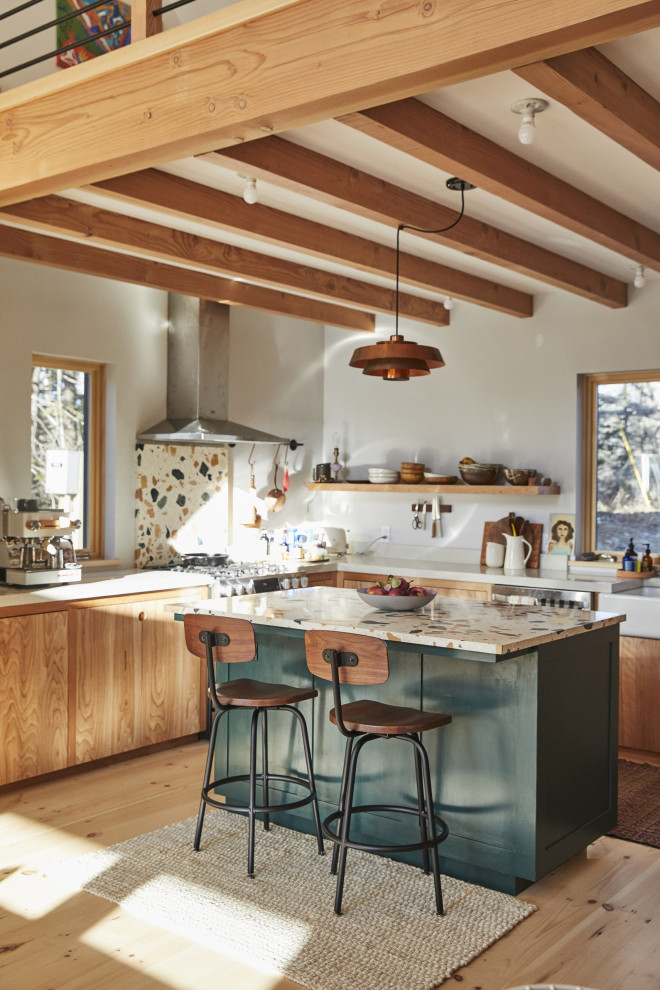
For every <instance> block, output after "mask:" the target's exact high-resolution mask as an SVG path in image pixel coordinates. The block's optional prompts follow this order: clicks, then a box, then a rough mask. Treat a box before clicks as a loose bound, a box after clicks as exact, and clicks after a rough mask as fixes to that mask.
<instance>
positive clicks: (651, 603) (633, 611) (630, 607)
mask: <svg viewBox="0 0 660 990" xmlns="http://www.w3.org/2000/svg"><path fill="white" fill-rule="evenodd" d="M652 580H653V579H652ZM598 611H599V612H617V613H618V614H619V615H625V616H626V621H625V622H622V623H621V627H620V629H621V635H622V636H639V637H640V638H641V639H660V586H654V585H650V584H646V585H643V586H642V587H641V588H631V589H630V591H620V592H618V593H617V594H614V595H603V594H601V595H599V596H598Z"/></svg>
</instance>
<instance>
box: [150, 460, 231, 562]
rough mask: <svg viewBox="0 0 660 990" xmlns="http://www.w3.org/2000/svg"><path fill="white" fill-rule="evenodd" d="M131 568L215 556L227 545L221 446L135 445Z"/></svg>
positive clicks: (226, 482)
mask: <svg viewBox="0 0 660 990" xmlns="http://www.w3.org/2000/svg"><path fill="white" fill-rule="evenodd" d="M135 454H136V486H135V534H136V544H135V565H136V567H147V566H149V565H154V564H156V565H163V564H167V563H168V562H169V561H171V560H172V559H173V558H175V557H177V556H178V555H179V554H182V553H201V552H204V553H218V552H219V550H222V548H224V547H225V546H226V544H227V542H228V530H229V488H230V486H229V479H228V470H229V458H228V454H227V449H226V447H202V446H199V447H197V446H194V447H189V446H180V447H176V446H172V445H171V444H137V445H136V451H135Z"/></svg>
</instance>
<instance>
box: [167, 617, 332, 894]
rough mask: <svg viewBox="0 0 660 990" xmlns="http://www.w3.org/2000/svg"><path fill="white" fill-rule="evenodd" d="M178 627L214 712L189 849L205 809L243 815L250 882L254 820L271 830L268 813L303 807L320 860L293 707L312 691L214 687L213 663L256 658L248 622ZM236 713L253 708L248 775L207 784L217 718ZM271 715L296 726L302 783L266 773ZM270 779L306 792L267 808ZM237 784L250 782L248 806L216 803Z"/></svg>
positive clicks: (201, 620) (310, 784)
mask: <svg viewBox="0 0 660 990" xmlns="http://www.w3.org/2000/svg"><path fill="white" fill-rule="evenodd" d="M183 625H184V629H185V635H186V646H187V648H188V650H189V651H190V652H191V653H193V654H194V655H195V656H197V657H201V658H203V659H205V660H206V675H207V684H208V694H209V698H210V699H211V703H212V705H213V709H214V712H215V714H214V716H213V723H212V726H211V738H210V740H209V749H208V756H207V758H206V769H205V771H204V782H203V785H202V797H201V802H200V806H199V815H198V817H197V829H196V831H195V841H194V848H195V849H199V843H200V839H201V835H202V826H203V825H204V812H205V810H206V805H207V804H208V805H212V806H213V807H214V808H222V809H224V810H225V811H233V812H236V813H238V814H244V815H247V816H248V820H249V837H248V868H247V873H248V876H249V877H253V876H254V837H255V821H256V816H257V815H263V822H264V829H265V830H266V831H268V830H269V828H270V817H269V816H270V814H271V813H273V812H276V811H291V810H293V809H294V808H302V807H303V805H306V804H311V805H312V811H313V814H314V827H315V831H316V838H317V841H318V850H319V855H321V856H322V855H323V853H324V849H323V835H322V832H321V819H320V815H319V803H318V798H317V796H316V783H315V780H314V771H313V767H312V755H311V751H310V746H309V736H308V734H307V724H306V722H305V719H304V716H303V715H302V713H301V712H299V711H298V709H297V708H294V707H293V706H294V705H296V704H297V703H298V702H300V701H307V700H308V699H309V698H316V697H317V696H318V691H317V690H316V689H315V688H313V687H301V688H297V687H292V686H291V685H289V684H267V683H265V682H263V681H256V680H252V679H251V678H239V679H237V680H234V681H227V682H225V683H223V684H217V683H216V680H215V662H217V661H220V662H222V663H244V662H245V661H248V660H256V659H257V644H256V641H255V638H254V628H253V626H252V623H251V622H248V621H247V619H235V618H233V617H231V616H213V615H200V614H193V613H190V614H187V615H184V617H183ZM241 708H243V709H245V708H248V709H252V722H251V727H250V769H249V773H244V774H235V775H233V776H231V777H218V778H217V779H216V780H213V781H212V780H211V771H212V767H213V757H214V754H215V743H216V738H217V735H218V726H219V724H220V719H221V718H222V717H223V715H226V714H227V713H228V712H231V711H235V710H236V709H241ZM273 710H276V711H285V712H291V714H292V715H293V716H294V717H295V718H296V719H297V721H298V725H299V727H300V732H301V736H302V743H303V749H304V751H305V761H306V764H307V777H306V778H304V777H295V776H293V775H290V774H278V773H270V771H269V769H268V723H267V713H268V711H273ZM259 721H261V771H260V772H259V773H258V772H257V731H258V724H259ZM257 780H259V782H260V784H261V788H262V800H263V803H262V804H257V798H256V788H257ZM273 780H277V781H284V782H287V783H292V784H297V785H299V786H300V787H303V788H305V789H306V790H307V791H308V792H309V793H308V794H306V795H305V796H304V797H302V798H300V799H299V800H296V801H287V802H283V803H280V804H271V802H270V799H269V783H270V781H273ZM238 781H248V782H249V798H248V804H247V805H245V804H227V803H225V802H221V801H218V800H217V798H215V797H213V796H212V795H211V791H214V790H215V789H216V788H217V787H221V786H223V785H225V784H232V783H236V782H238Z"/></svg>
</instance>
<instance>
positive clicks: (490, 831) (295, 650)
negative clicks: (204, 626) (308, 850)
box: [177, 587, 625, 893]
mask: <svg viewBox="0 0 660 990" xmlns="http://www.w3.org/2000/svg"><path fill="white" fill-rule="evenodd" d="M188 611H195V612H206V613H211V614H214V615H224V614H227V615H232V616H235V617H238V618H245V619H248V620H249V621H250V622H252V623H253V625H254V627H255V633H256V639H257V647H258V652H257V659H256V660H255V661H251V662H250V663H242V664H234V665H224V664H222V665H221V664H219V665H218V667H219V668H221V669H218V671H217V676H218V679H219V680H230V679H231V678H233V677H246V676H250V677H255V678H258V679H262V680H268V681H285V682H287V683H290V684H294V685H302V684H309V682H310V678H311V674H310V673H309V671H308V669H307V665H306V661H305V641H304V634H305V631H306V630H307V629H326V630H327V629H336V630H342V631H344V632H346V631H351V632H355V633H363V634H366V635H369V636H377V637H379V638H381V639H385V640H386V641H387V643H388V652H389V661H390V678H389V680H388V681H387V683H386V684H382V685H376V686H370V687H368V688H367V687H363V688H360V687H354V688H346V689H345V690H346V694H345V697H346V700H348V701H350V700H353V699H354V698H373V699H375V700H380V701H383V702H385V703H389V704H402V705H410V706H416V707H423V708H425V709H428V710H431V711H432V710H435V711H442V712H446V713H447V714H449V715H451V717H452V722H451V724H450V725H447V726H445V727H443V728H442V729H440V730H438V731H436V732H433V733H431V734H430V736H429V735H427V738H425V743H426V746H427V749H428V751H429V757H430V762H431V771H432V775H433V788H434V801H435V805H436V811H437V813H438V814H439V815H440V816H441V817H442V818H444V819H445V821H446V822H447V824H448V826H449V837H448V838H447V840H446V841H445V842H444V843H443V844H442V845H441V846H440V852H441V866H442V870H443V872H445V873H447V874H449V875H451V876H456V877H459V878H461V879H464V880H468V881H472V882H476V883H481V884H483V885H485V886H488V887H492V888H494V889H498V890H504V891H507V892H509V893H518V892H519V891H521V890H523V889H524V888H525V887H527V886H528V885H529V884H531V883H533V882H534V881H536V880H539V879H540V878H541V877H542V876H544V875H545V874H547V873H548V872H549V871H550V870H552V869H554V868H555V867H557V866H558V865H559V864H561V863H563V862H564V861H565V860H566V859H568V858H569V857H570V856H573V855H574V854H576V853H578V852H579V851H580V850H582V849H584V848H585V847H586V846H587V845H588V844H589V843H590V842H592V841H593V840H594V839H596V838H598V836H600V835H603V834H605V833H606V832H608V831H609V830H610V829H611V828H613V827H614V825H615V824H616V816H617V717H618V664H619V623H620V622H622V621H623V619H624V618H625V616H622V615H614V614H609V613H604V612H590V611H582V610H568V609H559V608H545V607H540V606H529V605H517V604H510V603H500V602H481V601H470V600H464V599H452V598H436V599H435V600H434V601H433V602H431V603H430V605H427V606H426V607H424V608H423V609H421V610H419V611H413V612H400V611H391V612H390V611H380V610H376V609H374V608H370V607H369V606H368V605H365V604H364V603H363V601H362V600H361V599H360V598H359V597H358V596H357V594H356V593H355V591H353V590H351V589H341V588H323V587H319V588H305V589H298V590H294V591H277V592H270V593H266V594H259V595H246V596H243V597H238V598H222V599H217V600H213V599H210V600H208V601H204V602H203V603H200V605H199V606H198V607H197V606H196V607H194V608H190V609H188ZM177 618H182V615H181V614H178V615H177ZM315 687H316V688H317V689H318V691H319V695H318V698H316V699H314V700H313V701H307V702H304V703H303V705H302V710H303V711H304V712H305V714H306V717H307V719H308V724H309V726H310V730H311V739H312V749H313V758H314V769H315V774H316V779H317V787H318V792H319V799H320V804H321V814H322V817H325V816H326V815H328V814H330V813H331V812H332V811H333V810H335V808H336V802H337V798H338V791H339V781H340V778H341V770H342V760H343V748H344V740H343V738H342V737H341V736H340V734H339V732H338V731H337V729H336V727H335V726H334V725H332V724H331V723H330V721H329V718H328V714H329V711H330V709H331V708H332V707H333V703H332V688H331V685H330V683H329V682H328V681H323V680H320V679H319V680H315ZM282 714H283V713H279V712H273V713H272V717H271V719H272V720H271V719H269V747H270V762H271V769H272V770H273V771H274V772H276V773H291V772H293V773H294V774H295V773H297V772H301V773H302V772H303V769H304V767H303V760H302V754H301V753H299V752H298V745H297V739H296V737H295V735H294V734H293V732H292V728H291V724H290V721H291V720H290V717H288V716H287V717H285V718H284V719H283V720H282V721H281V723H278V722H277V716H278V715H282ZM222 723H224V725H223V731H222V733H221V734H220V736H219V738H218V743H217V748H216V754H215V759H216V777H220V776H224V775H226V776H229V775H232V774H237V773H241V772H245V769H246V767H247V765H248V746H249V716H248V715H247V713H243V712H232V713H230V714H229V715H228V716H226V717H225V718H223V719H222ZM369 750H371V752H368V751H369ZM201 773H202V767H200V779H201ZM234 786H240V785H234ZM414 787H415V777H414V766H413V761H412V756H411V753H410V746H408V745H405V744H403V743H401V742H398V741H397V740H396V739H392V740H387V741H383V742H382V743H378V744H374V745H373V746H371V747H367V750H366V751H365V757H364V758H363V759H361V762H360V780H359V792H358V793H357V797H356V803H359V804H374V803H381V804H382V803H390V804H397V803H402V802H401V797H404V798H405V799H406V800H408V801H410V799H412V796H413V792H414ZM238 796H239V795H238V794H237V793H235V792H234V793H233V794H232V797H234V798H236V797H238ZM284 797H285V795H283V799H284ZM287 797H289V799H291V798H292V797H293V795H287ZM403 803H405V801H404V802H403ZM215 813H216V814H217V813H219V812H215ZM359 817H360V827H361V829H362V837H363V838H364V840H365V841H367V842H369V841H372V842H384V841H385V842H386V841H387V839H388V838H389V839H391V840H393V841H395V842H398V843H400V842H402V841H405V835H406V830H407V829H409V828H410V827H411V826H410V823H409V822H407V821H401V820H400V819H397V817H396V816H395V815H393V814H391V813H388V814H382V815H378V816H377V815H375V814H370V815H361V816H359ZM407 817H410V816H407ZM274 820H275V821H278V817H277V816H275V819H274ZM279 820H280V821H281V823H282V824H284V825H286V826H288V827H293V828H297V829H301V830H305V831H312V817H311V813H310V810H309V808H308V807H307V808H303V809H301V810H298V811H296V812H294V813H291V814H289V815H288V816H286V817H284V816H283V815H282V816H280V818H279ZM258 841H259V837H258ZM261 841H264V839H262V840H261ZM413 841H414V839H413ZM418 856H419V854H414V853H412V854H408V856H407V857H406V858H408V859H409V860H410V861H411V862H417V859H416V857H418Z"/></svg>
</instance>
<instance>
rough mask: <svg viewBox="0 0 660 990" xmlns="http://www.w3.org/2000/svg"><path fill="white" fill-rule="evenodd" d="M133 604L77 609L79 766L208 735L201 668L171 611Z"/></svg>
mask: <svg viewBox="0 0 660 990" xmlns="http://www.w3.org/2000/svg"><path fill="white" fill-rule="evenodd" d="M183 597H187V598H190V597H191V596H190V594H189V589H186V595H185V596H182V595H178V596H177V597H176V598H173V599H161V600H155V601H148V600H139V601H134V600H131V599H128V600H126V601H123V602H113V603H112V604H99V603H95V604H93V605H90V604H89V603H86V607H77V608H74V609H72V622H73V640H74V643H75V705H74V738H73V748H74V760H73V762H75V763H85V762H88V761H90V760H96V759H100V758H101V757H105V756H112V755H115V754H119V753H125V752H128V751H130V750H133V749H139V748H141V747H143V746H148V745H151V744H153V743H160V742H165V741H168V740H170V739H177V738H181V737H183V736H186V735H190V734H194V733H197V732H200V731H202V730H203V729H204V728H205V718H206V715H205V711H206V704H205V699H204V689H203V680H202V668H201V663H200V661H199V660H198V659H196V658H195V657H192V656H191V655H190V653H189V652H188V651H187V649H186V647H185V642H184V639H183V631H182V629H181V627H180V625H179V624H178V623H175V622H174V621H173V616H172V614H171V612H169V611H167V606H168V604H172V603H174V602H179V601H181V600H182V598H183Z"/></svg>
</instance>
